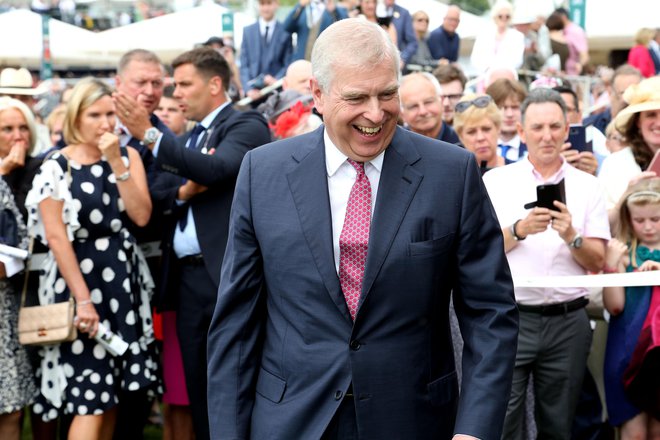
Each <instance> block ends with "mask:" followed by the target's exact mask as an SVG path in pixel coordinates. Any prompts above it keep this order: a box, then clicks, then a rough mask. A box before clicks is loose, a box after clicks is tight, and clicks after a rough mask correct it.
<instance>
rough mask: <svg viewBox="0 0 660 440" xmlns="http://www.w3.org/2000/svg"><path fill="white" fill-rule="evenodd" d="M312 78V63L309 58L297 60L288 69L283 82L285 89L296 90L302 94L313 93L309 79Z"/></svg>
mask: <svg viewBox="0 0 660 440" xmlns="http://www.w3.org/2000/svg"><path fill="white" fill-rule="evenodd" d="M311 78H312V63H310V62H309V61H307V60H297V61H294V62H293V63H291V64H290V65H289V68H288V69H286V75H285V76H284V81H283V82H282V89H283V90H295V91H297V92H298V93H300V94H301V95H311V94H312V91H311V89H310V86H309V80H310V79H311Z"/></svg>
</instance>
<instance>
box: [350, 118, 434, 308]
mask: <svg viewBox="0 0 660 440" xmlns="http://www.w3.org/2000/svg"><path fill="white" fill-rule="evenodd" d="M407 136H408V134H407V133H406V132H405V130H403V129H401V128H397V131H396V134H395V135H394V138H393V139H392V143H391V145H390V146H389V147H388V148H387V150H385V157H384V159H383V168H382V170H381V174H380V183H379V185H378V195H377V199H376V207H375V211H374V216H373V219H372V221H371V228H370V231H369V251H368V252H367V265H366V268H365V273H364V281H363V284H362V295H361V296H360V305H362V303H363V302H364V300H365V298H366V296H367V295H368V294H369V291H370V290H371V286H372V285H373V283H374V280H375V279H376V276H377V275H378V272H379V271H380V269H381V267H382V265H383V262H384V261H385V257H386V256H387V254H388V252H389V251H390V248H391V246H392V243H393V241H394V237H395V236H396V234H397V232H398V231H399V227H400V226H401V222H402V221H403V218H404V217H405V215H406V212H407V211H408V207H409V206H410V202H411V201H412V199H413V197H414V195H415V193H416V192H417V188H419V184H420V183H421V181H422V178H423V175H422V174H420V173H419V171H417V170H415V169H414V168H413V167H412V166H411V165H413V164H414V163H415V162H417V161H418V160H419V159H420V157H419V155H418V154H417V151H416V150H415V149H414V148H413V147H412V142H411V141H410V140H408V139H404V137H407ZM358 316H359V310H358Z"/></svg>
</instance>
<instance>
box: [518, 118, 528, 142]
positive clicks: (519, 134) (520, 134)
mask: <svg viewBox="0 0 660 440" xmlns="http://www.w3.org/2000/svg"><path fill="white" fill-rule="evenodd" d="M516 129H517V130H518V136H520V140H521V141H522V142H524V143H525V144H526V143H527V140H525V130H523V126H522V124H521V123H520V122H516Z"/></svg>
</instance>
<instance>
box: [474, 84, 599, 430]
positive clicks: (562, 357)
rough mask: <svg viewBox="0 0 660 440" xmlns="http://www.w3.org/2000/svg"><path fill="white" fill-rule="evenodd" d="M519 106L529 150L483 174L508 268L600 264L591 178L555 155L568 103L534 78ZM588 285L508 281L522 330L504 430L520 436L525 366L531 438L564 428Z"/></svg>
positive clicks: (584, 328)
mask: <svg viewBox="0 0 660 440" xmlns="http://www.w3.org/2000/svg"><path fill="white" fill-rule="evenodd" d="M521 112H522V122H521V125H520V126H519V133H520V137H521V139H522V140H523V141H524V142H525V143H526V144H527V149H528V152H529V154H528V156H527V157H526V158H524V159H521V160H520V161H518V162H516V163H514V164H511V165H508V166H505V167H499V168H495V169H493V170H491V171H489V172H488V173H486V174H485V175H484V183H485V185H486V188H487V189H488V193H489V195H490V198H491V200H492V202H493V206H494V207H495V211H496V213H497V217H498V219H499V221H500V224H501V225H506V226H504V227H503V228H502V234H503V236H504V248H505V251H506V253H507V259H508V261H509V265H510V267H511V272H512V274H513V275H514V277H515V276H518V277H537V276H551V277H552V276H568V275H586V273H587V271H591V272H599V271H600V270H601V268H602V266H603V263H604V257H605V244H606V243H607V240H609V238H610V230H609V223H608V219H607V212H606V210H605V200H604V197H603V194H602V191H601V190H600V187H599V185H598V181H597V179H596V178H595V177H594V176H592V175H590V174H587V173H585V172H583V171H580V170H578V169H577V168H574V167H572V166H570V165H569V164H568V161H567V160H566V159H564V158H563V157H562V155H561V150H562V147H563V145H564V141H565V139H566V136H567V134H568V127H569V125H568V121H567V114H566V104H565V103H564V100H563V99H562V98H561V95H560V94H559V93H558V92H557V91H555V90H551V89H547V88H539V89H536V90H533V91H531V92H530V93H529V95H528V96H527V98H526V99H525V101H523V104H522V107H521ZM539 185H543V186H544V187H545V188H546V189H549V188H550V186H551V185H557V186H556V187H555V188H557V189H559V188H561V187H563V188H564V190H565V197H564V200H563V201H559V200H558V199H560V198H562V197H557V198H554V197H553V199H554V200H552V201H548V205H547V206H546V205H545V204H543V205H544V206H539V204H538V203H537V202H535V201H536V200H537V194H538V193H541V192H542V190H539V189H538V186H539ZM559 192H560V193H561V191H559ZM529 202H533V203H529ZM587 294H588V291H587V289H586V288H583V287H581V288H566V287H545V288H537V287H535V288H530V287H516V288H515V295H516V302H517V303H518V310H519V311H520V335H519V337H518V348H517V355H516V367H515V369H514V374H513V388H512V390H511V398H510V401H509V407H508V409H507V415H506V419H505V422H504V434H503V438H506V439H512V438H523V436H522V429H523V426H522V425H523V423H522V422H523V418H524V408H525V390H526V388H527V383H528V380H529V376H530V375H533V377H534V395H535V411H536V417H535V418H536V421H537V429H538V438H544V439H549V438H553V439H569V438H571V427H572V424H573V416H574V413H575V408H576V404H577V400H578V395H579V393H580V388H581V384H582V379H583V376H584V371H585V366H586V361H587V356H588V354H589V347H590V344H591V327H590V325H589V318H588V317H587V313H586V310H585V306H586V304H587V303H588V302H589V301H588V299H587Z"/></svg>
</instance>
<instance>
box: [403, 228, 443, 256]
mask: <svg viewBox="0 0 660 440" xmlns="http://www.w3.org/2000/svg"><path fill="white" fill-rule="evenodd" d="M453 242H454V234H453V233H452V234H447V235H443V236H442V237H439V238H434V239H433V240H425V241H417V242H414V243H409V244H408V256H410V257H433V256H436V255H440V254H442V253H444V252H447V251H448V250H449V249H450V248H451V245H452V243H453Z"/></svg>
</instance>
